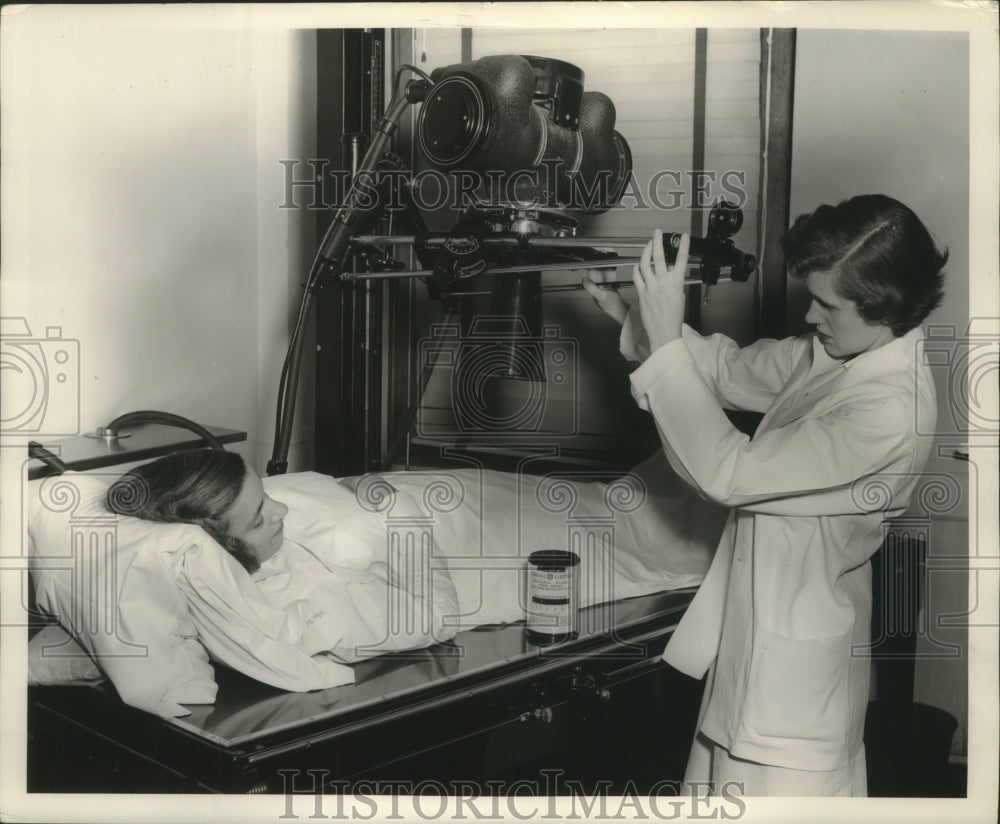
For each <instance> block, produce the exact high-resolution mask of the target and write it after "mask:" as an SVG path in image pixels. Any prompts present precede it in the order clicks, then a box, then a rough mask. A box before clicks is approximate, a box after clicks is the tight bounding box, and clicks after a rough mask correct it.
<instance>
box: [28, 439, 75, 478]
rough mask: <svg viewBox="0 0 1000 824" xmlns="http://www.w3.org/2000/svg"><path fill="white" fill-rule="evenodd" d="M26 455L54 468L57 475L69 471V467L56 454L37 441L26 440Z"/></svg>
mask: <svg viewBox="0 0 1000 824" xmlns="http://www.w3.org/2000/svg"><path fill="white" fill-rule="evenodd" d="M28 457H29V458H34V459H35V460H37V461H41V462H42V463H43V464H45V465H46V466H48V467H50V468H51V469H54V470H55V471H56V474H57V475H62V473H63V472H68V471H69V467H68V466H67V465H66V464H65V463H64V462H63V460H62V459H61V458H60V457H59V456H58V455H56V454H55V453H53V452H50V451H49V450H48V449H46V448H45V447H44V446H42V445H41V444H40V443H38V441H28Z"/></svg>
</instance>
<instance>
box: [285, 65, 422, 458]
mask: <svg viewBox="0 0 1000 824" xmlns="http://www.w3.org/2000/svg"><path fill="white" fill-rule="evenodd" d="M406 70H410V71H414V72H416V73H417V74H419V75H420V76H421V77H423V78H424V79H426V80H427V81H430V77H429V76H428V75H427V74H426V72H423V71H421V70H420V69H418V68H416V67H415V66H411V65H409V64H406V65H403V66H400V68H399V69H398V70H397V71H396V74H395V77H394V79H393V94H392V98H391V99H390V100H389V105H388V106H387V107H386V115H385V116H384V117H383V119H382V123H381V124H380V126H379V129H380V134H379V135H378V136H377V137H378V138H381V140H386V139H388V136H389V134H390V132H388V131H385V129H384V128H383V127H388V126H390V125H391V126H393V127H395V125H396V124H395V123H394V122H391V121H392V118H393V117H394V116H396V117H398V114H399V112H397V107H400V106H402V105H404V100H403V98H404V97H405V95H404V92H403V89H402V87H401V86H400V82H399V81H400V78H401V77H402V74H403V72H404V71H406ZM400 112H401V109H400ZM379 142H380V141H379V140H373V141H372V145H371V146H370V147H369V150H368V152H367V153H366V154H365V157H364V159H363V161H362V164H361V168H360V169H359V171H360V170H362V169H364V168H365V167H366V166H369V165H371V166H372V167H374V164H375V162H377V160H378V153H377V152H375V151H374V150H375V147H376V146H377V145H378V143H379ZM354 197H355V186H354V184H353V183H352V186H351V189H350V190H349V191H348V192H347V195H346V196H345V198H344V203H343V205H342V206H341V208H340V209H339V210H338V212H337V214H336V215H335V216H334V218H333V220H331V221H330V225H329V226H327V228H326V231H325V232H324V233H323V239H322V240H321V241H320V243H319V246H318V247H317V249H316V253H315V255H314V256H313V262H312V265H311V267H310V270H309V277H308V278H307V279H306V283H305V293H304V294H303V296H302V302H301V303H300V304H299V313H298V317H297V318H296V321H295V326H294V328H293V329H292V334H291V337H290V338H289V341H288V351H287V352H286V353H285V360H284V362H283V364H282V367H281V377H280V379H279V382H278V400H277V409H276V412H275V419H274V450H273V452H272V453H271V460H270V461H268V463H267V474H268V475H282V474H284V473H285V471H286V470H287V469H288V450H289V448H290V446H291V440H292V421H293V419H294V416H295V401H296V398H295V395H296V392H297V389H298V382H299V371H300V368H301V365H302V346H303V333H304V330H305V326H306V323H307V322H308V317H309V310H310V308H311V307H312V301H313V298H314V297H315V295H316V293H317V292H318V289H319V283H320V280H321V279H322V277H323V276H324V274H325V273H326V271H327V270H328V269H329V268H332V267H331V266H330V261H328V260H327V259H326V258H325V257H324V256H323V250H324V249H326V248H327V246H328V244H330V243H331V241H333V240H334V239H335V238H334V235H335V233H338V232H339V233H341V235H340V238H342V237H343V234H342V233H343V232H344V231H347V221H345V220H344V212H345V211H346V212H347V218H348V220H349V219H350V217H351V216H352V212H351V204H352V202H353V199H354ZM340 238H337V239H340ZM332 245H334V246H336V245H337V244H336V243H333V244H332ZM333 264H334V266H339V265H340V261H339V260H337V261H334V262H333ZM338 274H339V273H338Z"/></svg>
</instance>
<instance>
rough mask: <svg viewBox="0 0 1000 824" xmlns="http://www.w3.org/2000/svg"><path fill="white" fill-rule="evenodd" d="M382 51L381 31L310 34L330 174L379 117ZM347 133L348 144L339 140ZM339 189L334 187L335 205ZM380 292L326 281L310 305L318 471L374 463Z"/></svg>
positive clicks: (353, 153)
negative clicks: (313, 310)
mask: <svg viewBox="0 0 1000 824" xmlns="http://www.w3.org/2000/svg"><path fill="white" fill-rule="evenodd" d="M384 49H385V31H384V29H370V30H369V29H365V30H362V29H348V30H321V31H319V32H317V43H316V55H317V72H318V73H317V84H316V87H317V97H318V100H317V152H318V154H319V156H320V157H327V158H337V159H339V162H335V163H331V164H330V166H332V167H333V168H334V169H338V170H350V169H351V163H352V160H354V159H355V158H358V157H359V156H360V154H362V153H363V150H364V145H362V146H360V147H359V145H358V140H359V139H361V138H359V137H358V136H359V135H363V136H365V139H364V140H363V143H364V144H366V143H367V139H369V138H370V136H371V134H372V131H373V129H374V126H375V124H376V122H377V120H378V119H379V118H380V117H381V115H382V110H383V108H384V99H383V98H384V93H383V88H384V78H385V50H384ZM348 135H350V136H351V137H350V139H345V136H348ZM328 168H329V167H328ZM343 179H344V178H343V176H342V177H341V178H340V181H341V182H342V181H343ZM326 182H327V183H330V181H326ZM330 188H332V186H331V187H330ZM344 188H345V187H344V186H339V187H338V190H337V202H338V203H339V201H340V200H341V199H342V198H343V196H344V194H345V192H344V191H343V189H344ZM331 205H335V204H331ZM331 217H332V215H331ZM319 223H320V224H321V225H319V226H317V232H318V233H319V234H318V236H317V243H318V242H319V238H320V237H321V236H322V232H323V231H324V230H325V229H326V225H325V224H324V223H323V221H319ZM382 292H383V284H381V283H378V282H373V281H368V280H362V281H359V282H355V283H351V284H346V285H344V284H340V283H330V284H327V285H326V287H325V288H324V289H323V291H322V292H321V293H320V295H319V296H318V298H317V300H316V345H317V353H316V370H317V371H316V468H317V470H318V471H320V472H328V473H331V474H334V475H338V476H343V475H353V474H360V473H362V472H365V471H366V470H368V469H369V468H371V467H373V466H375V465H376V464H377V463H378V460H379V456H380V453H381V442H382V426H381V401H382V392H381V360H382V359H381V340H382V309H381V307H382Z"/></svg>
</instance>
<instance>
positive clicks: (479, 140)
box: [417, 73, 493, 169]
mask: <svg viewBox="0 0 1000 824" xmlns="http://www.w3.org/2000/svg"><path fill="white" fill-rule="evenodd" d="M492 121H493V106H492V105H491V103H490V95H489V90H487V89H485V88H483V87H482V82H481V81H480V80H478V79H477V78H475V77H471V76H470V75H467V74H464V73H458V74H453V75H451V76H450V77H446V78H445V79H444V80H442V81H441V82H440V83H438V84H436V85H435V86H434V88H433V89H432V90H431V93H430V94H429V95H428V97H427V99H426V100H425V101H424V105H423V108H422V109H421V111H420V121H419V128H418V130H417V132H418V134H419V138H420V149H421V150H422V151H423V153H424V154H425V155H426V156H427V159H428V160H430V161H431V162H432V163H434V164H435V165H437V166H440V167H442V168H445V169H450V168H453V167H455V166H457V165H459V164H460V163H462V162H464V161H466V160H467V159H469V158H473V157H475V156H476V155H477V154H478V153H479V152H480V151H481V150H482V148H483V145H484V144H485V142H486V139H487V137H488V136H489V133H490V127H491V125H492Z"/></svg>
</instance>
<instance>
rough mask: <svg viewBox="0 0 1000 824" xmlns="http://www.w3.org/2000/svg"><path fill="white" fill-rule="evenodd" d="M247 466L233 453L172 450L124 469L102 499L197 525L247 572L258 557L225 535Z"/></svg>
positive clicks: (147, 515)
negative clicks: (144, 462) (141, 463)
mask: <svg viewBox="0 0 1000 824" xmlns="http://www.w3.org/2000/svg"><path fill="white" fill-rule="evenodd" d="M247 471H248V470H247V466H246V464H245V463H244V462H243V458H241V457H240V456H239V455H237V454H236V453H235V452H225V451H223V450H218V449H189V450H185V451H182V452H174V453H172V454H170V455H167V456H166V457H163V458H160V459H158V460H155V461H152V462H150V463H147V464H143V465H142V466H137V467H136V468H135V469H131V470H129V471H128V472H126V473H125V474H124V475H122V476H121V477H120V478H118V480H116V481H115V482H114V483H112V484H111V486H110V487H109V488H108V491H107V494H106V495H105V500H104V502H105V506H107V508H108V509H109V510H110V511H111V512H114V513H116V514H118V515H131V516H132V517H135V518H142V519H143V520H146V521H157V522H160V523H171V524H174V523H184V524H197V525H198V526H200V527H201V528H202V529H204V530H205V532H207V533H208V534H209V535H210V536H211V537H212V538H213V539H215V541H216V542H217V543H218V544H219V545H220V546H222V548H223V549H225V550H226V551H227V552H228V553H229V554H230V555H232V556H233V557H234V558H236V560H237V561H239V562H240V564H242V565H243V567H244V569H246V570H247V572H251V573H252V572H256V571H257V569H258V568H259V567H260V562H259V561H258V560H257V558H256V556H255V555H254V554H253V551H252V550H251V549H250V547H249V546H247V544H246V543H245V542H244V541H242V540H240V539H239V538H236V537H234V536H232V535H230V534H229V531H230V523H229V510H230V509H232V507H233V504H234V503H236V499H237V498H239V496H240V493H241V492H242V491H243V484H244V482H245V481H246V477H247Z"/></svg>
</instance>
